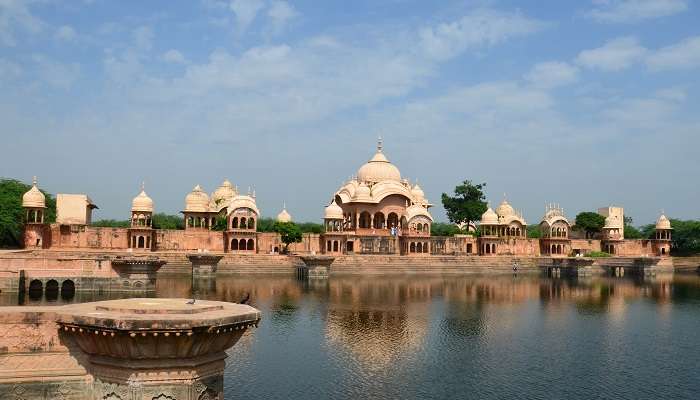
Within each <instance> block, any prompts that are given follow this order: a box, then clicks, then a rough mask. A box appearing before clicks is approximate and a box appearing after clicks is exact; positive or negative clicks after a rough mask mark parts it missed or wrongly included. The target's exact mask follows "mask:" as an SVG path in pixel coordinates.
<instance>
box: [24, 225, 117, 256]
mask: <svg viewBox="0 0 700 400" xmlns="http://www.w3.org/2000/svg"><path fill="white" fill-rule="evenodd" d="M46 232H47V233H48V235H45V236H48V237H44V241H45V243H46V244H45V245H44V248H51V249H76V248H92V249H107V250H111V249H126V248H127V247H128V244H129V239H128V230H127V229H126V228H99V227H93V226H82V225H75V226H67V225H64V226H61V225H58V224H52V225H51V226H50V227H49V228H48V229H47V230H46ZM25 242H26V240H25Z"/></svg>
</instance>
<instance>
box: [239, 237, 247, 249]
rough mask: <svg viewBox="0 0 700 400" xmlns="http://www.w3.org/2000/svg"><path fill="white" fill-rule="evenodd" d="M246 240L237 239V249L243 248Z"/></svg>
mask: <svg viewBox="0 0 700 400" xmlns="http://www.w3.org/2000/svg"><path fill="white" fill-rule="evenodd" d="M246 245H247V243H246V241H245V239H241V240H239V241H238V250H245V249H246Z"/></svg>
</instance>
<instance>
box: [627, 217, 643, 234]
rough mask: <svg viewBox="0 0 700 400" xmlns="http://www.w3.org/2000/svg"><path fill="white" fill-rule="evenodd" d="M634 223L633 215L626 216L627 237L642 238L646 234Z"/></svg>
mask: <svg viewBox="0 0 700 400" xmlns="http://www.w3.org/2000/svg"><path fill="white" fill-rule="evenodd" d="M633 223H634V220H633V219H632V217H625V239H642V238H643V237H644V235H643V234H642V232H641V231H640V230H639V229H637V228H636V227H635V226H634V225H632V224H633Z"/></svg>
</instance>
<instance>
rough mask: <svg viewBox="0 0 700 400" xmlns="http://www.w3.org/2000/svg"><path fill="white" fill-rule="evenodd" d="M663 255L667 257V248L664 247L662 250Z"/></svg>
mask: <svg viewBox="0 0 700 400" xmlns="http://www.w3.org/2000/svg"><path fill="white" fill-rule="evenodd" d="M661 255H662V256H665V255H666V248H665V247H662V248H661Z"/></svg>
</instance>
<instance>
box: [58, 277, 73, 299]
mask: <svg viewBox="0 0 700 400" xmlns="http://www.w3.org/2000/svg"><path fill="white" fill-rule="evenodd" d="M74 294H75V282H73V281H72V280H70V279H66V280H65V281H63V282H61V297H62V298H63V299H68V298H71V297H73V295H74Z"/></svg>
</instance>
